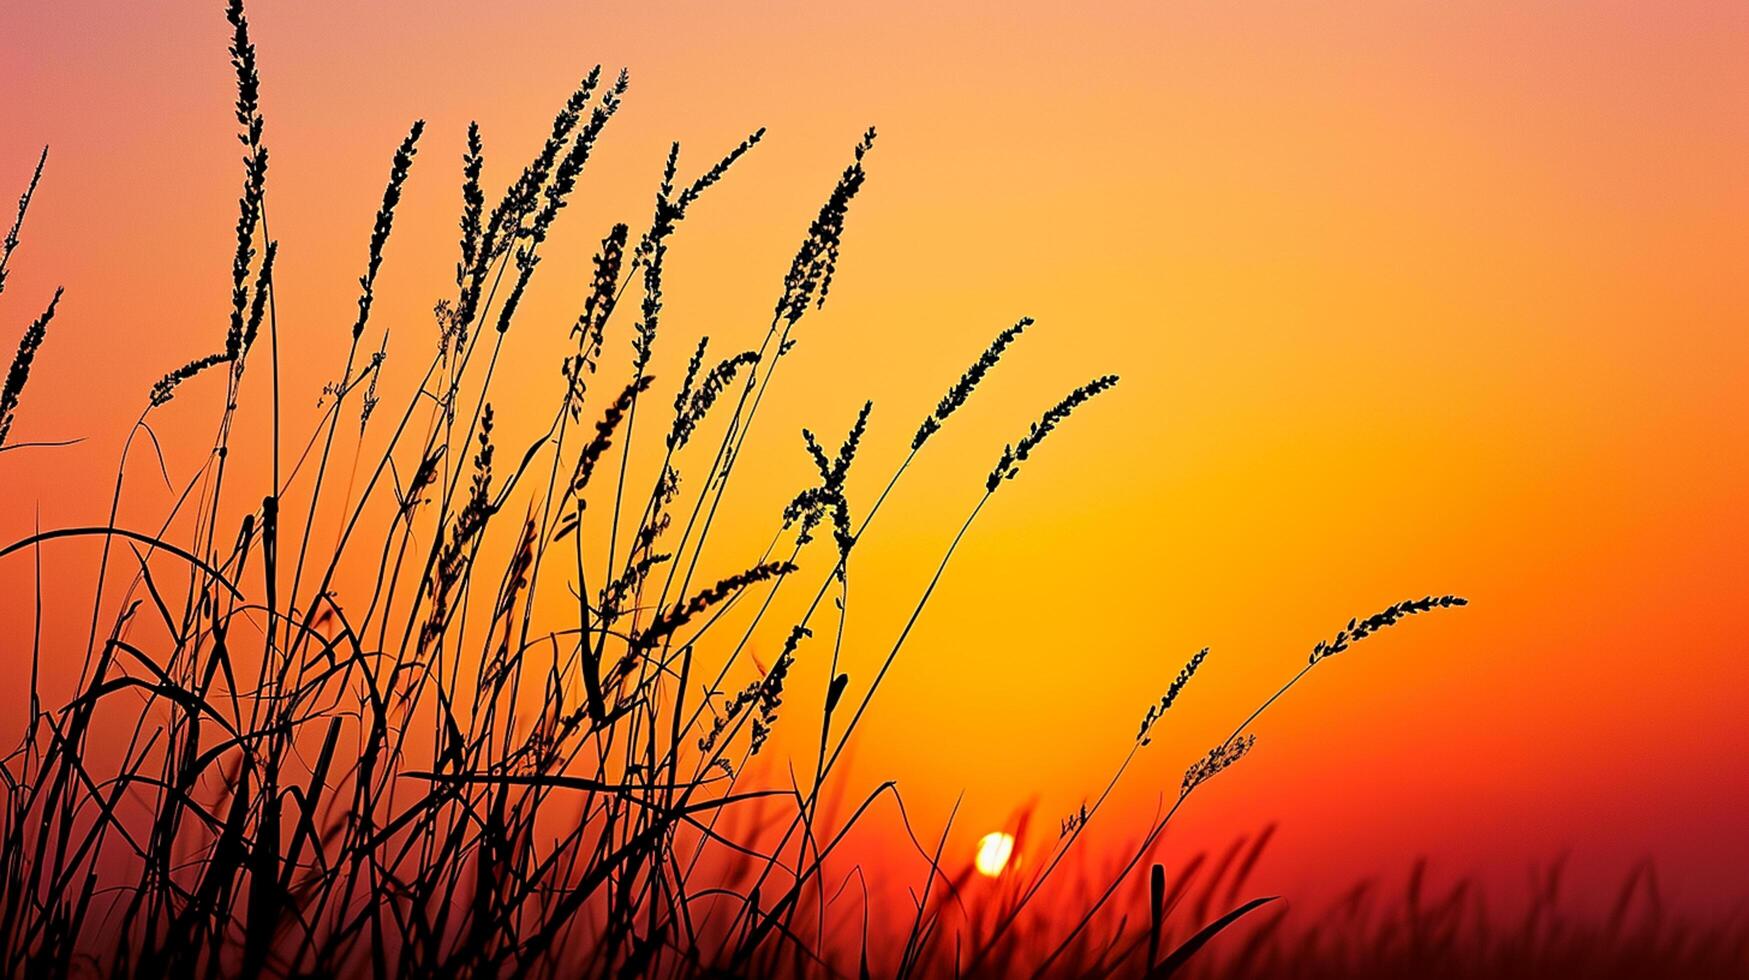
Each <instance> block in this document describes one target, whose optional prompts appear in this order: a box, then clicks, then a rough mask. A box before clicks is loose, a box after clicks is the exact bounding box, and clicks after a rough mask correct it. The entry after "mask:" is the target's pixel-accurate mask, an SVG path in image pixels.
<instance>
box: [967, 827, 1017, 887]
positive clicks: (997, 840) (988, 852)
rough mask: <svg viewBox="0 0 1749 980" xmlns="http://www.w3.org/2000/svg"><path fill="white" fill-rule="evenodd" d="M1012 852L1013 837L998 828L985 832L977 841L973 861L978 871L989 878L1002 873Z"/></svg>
mask: <svg viewBox="0 0 1749 980" xmlns="http://www.w3.org/2000/svg"><path fill="white" fill-rule="evenodd" d="M1013 854H1014V837H1013V835H1011V834H1005V833H1003V832H1002V831H1000V830H998V831H995V832H993V833H988V834H985V835H984V837H983V839H982V840H980V841H978V857H977V859H976V861H975V863H976V864H977V867H978V873H979V874H982V875H988V876H989V877H991V878H994V877H996V876H997V875H999V874H1001V873H1002V869H1003V868H1006V867H1008V859H1009V858H1010V857H1011V856H1013Z"/></svg>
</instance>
